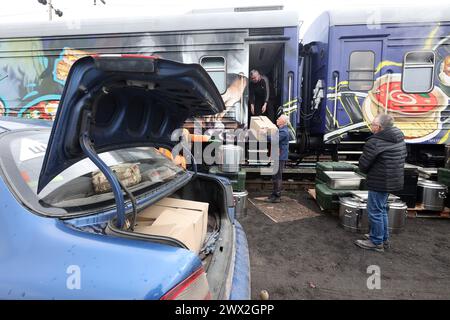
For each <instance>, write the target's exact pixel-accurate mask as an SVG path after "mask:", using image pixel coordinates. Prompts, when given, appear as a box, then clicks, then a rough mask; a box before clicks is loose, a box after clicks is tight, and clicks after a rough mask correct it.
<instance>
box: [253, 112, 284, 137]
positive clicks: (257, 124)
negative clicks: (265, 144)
mask: <svg viewBox="0 0 450 320" xmlns="http://www.w3.org/2000/svg"><path fill="white" fill-rule="evenodd" d="M250 130H254V131H255V134H256V136H257V139H258V140H261V138H262V135H261V131H262V130H265V131H266V132H267V134H274V133H275V132H277V131H278V127H277V126H276V125H275V124H274V123H273V122H272V121H270V120H269V118H267V117H266V116H258V117H251V118H250Z"/></svg>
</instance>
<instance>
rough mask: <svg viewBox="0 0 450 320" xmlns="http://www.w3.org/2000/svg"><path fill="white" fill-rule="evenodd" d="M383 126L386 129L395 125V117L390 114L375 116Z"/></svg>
mask: <svg viewBox="0 0 450 320" xmlns="http://www.w3.org/2000/svg"><path fill="white" fill-rule="evenodd" d="M375 119H376V120H377V122H378V124H379V125H380V127H381V128H383V129H386V128H390V127H393V126H394V118H392V116H390V115H388V114H379V115H377V116H376V117H375Z"/></svg>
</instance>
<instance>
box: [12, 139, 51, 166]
mask: <svg viewBox="0 0 450 320" xmlns="http://www.w3.org/2000/svg"><path fill="white" fill-rule="evenodd" d="M46 150H47V144H46V143H42V142H39V141H36V140H32V139H27V138H24V139H22V140H21V142H20V155H19V160H20V161H27V160H31V159H34V158H38V157H43V156H44V155H45V151H46Z"/></svg>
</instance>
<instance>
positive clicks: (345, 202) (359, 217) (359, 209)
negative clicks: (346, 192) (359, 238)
mask: <svg viewBox="0 0 450 320" xmlns="http://www.w3.org/2000/svg"><path fill="white" fill-rule="evenodd" d="M339 202H340V206H339V220H340V223H341V225H342V226H343V227H344V229H345V230H348V231H350V232H356V233H367V232H369V218H368V215H367V204H366V203H365V202H363V201H360V200H359V199H357V198H352V197H342V198H340V199H339Z"/></svg>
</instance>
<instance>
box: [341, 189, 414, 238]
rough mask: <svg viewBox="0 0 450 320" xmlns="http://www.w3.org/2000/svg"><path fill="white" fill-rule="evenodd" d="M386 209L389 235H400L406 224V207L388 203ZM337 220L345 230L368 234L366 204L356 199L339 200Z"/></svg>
mask: <svg viewBox="0 0 450 320" xmlns="http://www.w3.org/2000/svg"><path fill="white" fill-rule="evenodd" d="M388 207H389V208H388V221H389V222H388V230H389V232H390V233H400V232H401V231H402V230H403V228H404V227H405V224H406V213H407V206H406V204H405V203H404V202H401V201H389V202H388ZM339 220H340V222H341V225H342V226H343V227H344V229H345V230H348V231H350V232H356V233H368V232H369V227H370V221H369V216H368V213H367V202H365V201H362V200H361V199H360V198H357V197H342V198H340V207H339Z"/></svg>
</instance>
